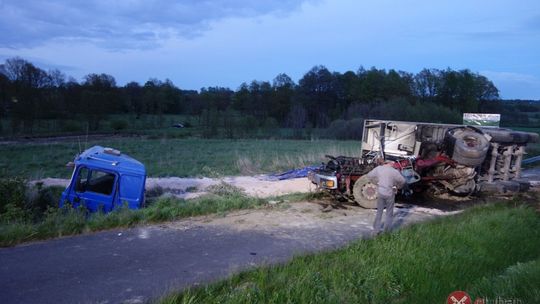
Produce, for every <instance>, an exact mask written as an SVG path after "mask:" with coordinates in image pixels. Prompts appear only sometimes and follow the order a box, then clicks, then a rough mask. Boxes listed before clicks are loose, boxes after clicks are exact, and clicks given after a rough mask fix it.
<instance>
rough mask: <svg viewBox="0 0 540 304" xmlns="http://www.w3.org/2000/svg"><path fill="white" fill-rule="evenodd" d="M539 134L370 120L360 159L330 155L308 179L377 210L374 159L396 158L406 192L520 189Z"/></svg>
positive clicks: (458, 193) (469, 192) (499, 129)
mask: <svg viewBox="0 0 540 304" xmlns="http://www.w3.org/2000/svg"><path fill="white" fill-rule="evenodd" d="M537 141H538V134H536V133H528V132H518V131H513V130H509V129H503V128H494V127H471V126H464V125H450V124H431V123H418V122H401V121H385V120H366V121H365V122H364V130H363V137H362V147H361V154H360V157H346V156H338V157H333V156H327V157H329V161H328V162H327V163H326V164H325V165H324V166H323V167H321V168H320V169H317V170H315V171H313V172H311V173H310V174H309V176H308V178H309V179H310V180H311V181H312V182H313V183H314V184H316V185H317V186H318V188H320V189H323V190H325V191H327V192H329V193H331V194H333V195H334V196H335V197H336V198H338V199H340V200H354V201H356V202H357V203H358V204H359V205H361V206H363V207H366V208H374V207H375V206H376V200H377V187H376V185H375V184H373V183H372V182H371V181H369V180H368V179H366V178H365V177H364V175H365V174H366V173H368V172H369V171H370V170H371V169H373V168H374V167H375V159H376V158H379V157H382V158H384V159H386V160H392V161H394V164H393V165H394V167H395V168H396V169H398V170H399V171H400V172H401V173H402V175H403V176H404V177H405V179H406V180H407V187H405V189H404V190H403V194H405V195H408V194H411V193H413V192H424V193H425V192H428V193H430V194H432V195H436V196H437V195H443V194H453V195H462V196H463V195H469V194H472V193H474V192H476V191H493V190H495V191H499V192H506V191H519V190H520V189H523V188H524V187H526V186H527V184H526V183H524V182H523V181H522V180H521V161H522V159H523V155H524V154H525V147H526V145H527V143H530V142H537Z"/></svg>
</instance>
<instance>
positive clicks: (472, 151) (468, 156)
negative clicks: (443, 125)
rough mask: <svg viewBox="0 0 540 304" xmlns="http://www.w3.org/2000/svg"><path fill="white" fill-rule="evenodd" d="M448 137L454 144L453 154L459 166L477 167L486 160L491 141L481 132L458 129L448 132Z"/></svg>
mask: <svg viewBox="0 0 540 304" xmlns="http://www.w3.org/2000/svg"><path fill="white" fill-rule="evenodd" d="M447 136H449V137H450V142H453V143H454V148H453V150H451V154H452V159H453V160H454V161H455V162H457V163H458V164H462V165H465V166H472V167H475V166H478V165H480V164H481V163H482V162H483V161H484V159H485V158H486V154H487V151H488V149H489V141H488V140H487V138H486V137H485V136H484V135H483V134H482V133H480V132H479V131H478V132H475V131H471V130H468V129H464V128H457V129H451V130H448V133H447Z"/></svg>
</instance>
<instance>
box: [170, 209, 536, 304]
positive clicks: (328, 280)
mask: <svg viewBox="0 0 540 304" xmlns="http://www.w3.org/2000/svg"><path fill="white" fill-rule="evenodd" d="M538 286H540V217H539V215H538V214H537V213H536V212H535V210H533V209H532V208H528V207H522V206H521V207H509V206H508V205H502V204H498V205H490V206H483V207H476V208H472V209H470V210H467V211H465V212H463V213H462V214H460V215H455V216H451V217H447V218H441V219H438V220H435V221H432V222H428V223H422V224H416V225H414V226H410V227H408V228H404V229H402V230H399V231H397V232H394V233H392V234H385V235H382V236H380V237H377V238H376V239H372V240H361V241H357V242H355V243H353V244H351V245H349V246H348V247H346V248H344V249H340V250H335V251H332V252H327V253H320V254H315V255H309V256H301V257H297V258H294V259H293V260H292V261H291V262H289V263H286V264H284V265H277V266H268V267H262V268H258V269H255V270H251V271H246V272H243V273H241V274H238V275H234V276H232V277H231V278H230V279H227V280H224V281H221V282H218V283H214V284H211V285H209V286H204V287H199V288H193V289H189V290H186V291H184V292H183V293H177V294H172V295H168V296H165V297H164V298H163V299H160V303H162V304H163V303H166V304H172V303H446V297H447V296H448V295H449V294H450V293H451V292H452V291H455V290H464V291H466V292H468V293H469V294H470V295H471V296H472V297H473V299H477V298H479V297H483V298H488V299H491V301H493V300H494V299H495V298H496V297H500V298H502V299H519V300H521V302H519V303H539V302H540V290H539V289H538ZM489 303H494V302H489ZM501 303H502V302H501ZM504 303H508V302H504ZM512 303H518V302H512Z"/></svg>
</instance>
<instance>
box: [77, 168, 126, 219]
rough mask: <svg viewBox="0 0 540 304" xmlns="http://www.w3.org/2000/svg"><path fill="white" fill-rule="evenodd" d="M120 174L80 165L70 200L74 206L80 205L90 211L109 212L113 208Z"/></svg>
mask: <svg viewBox="0 0 540 304" xmlns="http://www.w3.org/2000/svg"><path fill="white" fill-rule="evenodd" d="M117 182H118V176H117V174H116V173H114V172H109V171H106V170H102V169H97V168H89V167H80V168H79V169H78V171H77V175H76V177H75V184H74V185H73V187H72V191H71V192H70V195H69V196H70V197H69V200H70V201H71V202H72V203H73V206H74V207H78V206H80V205H82V206H84V207H86V208H87V209H88V211H90V212H96V211H100V210H101V211H103V212H109V211H111V210H112V209H113V203H114V197H115V194H116V189H117V187H116V183H117Z"/></svg>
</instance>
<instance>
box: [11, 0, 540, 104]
mask: <svg viewBox="0 0 540 304" xmlns="http://www.w3.org/2000/svg"><path fill="white" fill-rule="evenodd" d="M439 2H445V3H439ZM0 33H1V34H0V59H1V60H2V61H3V60H4V59H6V58H11V57H14V56H20V57H22V58H24V59H27V60H29V61H30V62H32V63H34V64H36V65H38V66H39V67H41V68H44V69H49V68H59V69H60V70H62V71H64V72H65V73H66V74H68V75H71V76H74V77H75V78H76V79H78V80H80V79H81V78H82V76H84V75H86V74H88V73H107V74H111V75H113V76H114V77H115V78H116V80H117V83H118V84H119V85H123V84H125V83H126V82H128V81H132V80H134V81H138V82H140V83H144V82H145V81H146V80H148V79H149V78H158V79H161V80H164V79H166V78H169V79H171V80H172V81H173V82H174V83H175V84H176V85H177V86H178V87H180V88H182V89H200V88H201V87H206V86H225V87H230V88H231V89H237V88H238V86H239V85H240V84H241V83H242V82H250V81H251V80H254V79H255V80H265V81H271V80H272V79H273V78H274V77H275V76H276V75H277V74H278V73H287V74H288V75H289V76H291V77H292V78H293V80H295V81H298V80H299V78H301V77H302V75H303V74H304V73H305V72H307V71H308V70H309V69H311V68H312V67H313V66H314V65H319V64H321V65H324V66H326V67H327V68H328V69H329V70H331V71H338V72H346V71H348V70H352V71H356V70H357V69H358V68H359V67H360V66H364V67H365V68H370V67H372V66H375V67H377V68H384V69H391V68H393V69H398V70H404V71H408V72H418V71H420V70H421V69H422V68H424V67H427V68H438V69H445V68H447V67H450V68H452V69H464V68H469V69H471V70H472V71H474V72H479V73H481V74H483V75H485V76H487V77H488V78H489V79H491V80H492V81H493V82H494V83H495V85H496V86H497V87H498V88H499V89H500V91H501V97H502V98H520V99H540V1H538V0H531V1H529V0H520V1H516V0H514V1H497V0H486V1H471V0H466V1H461V0H454V1H428V0H418V1H399V0H394V1H390V0H373V1H360V0H331V1H330V0H308V1H301V0H275V1H248V0H229V1H227V0H223V1H211V0H201V1H197V0H182V1H174V0H124V1H114V0H97V1H96V0H94V1H92V0H86V1H76V0H73V1H68V0H48V1H38V0H0Z"/></svg>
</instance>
